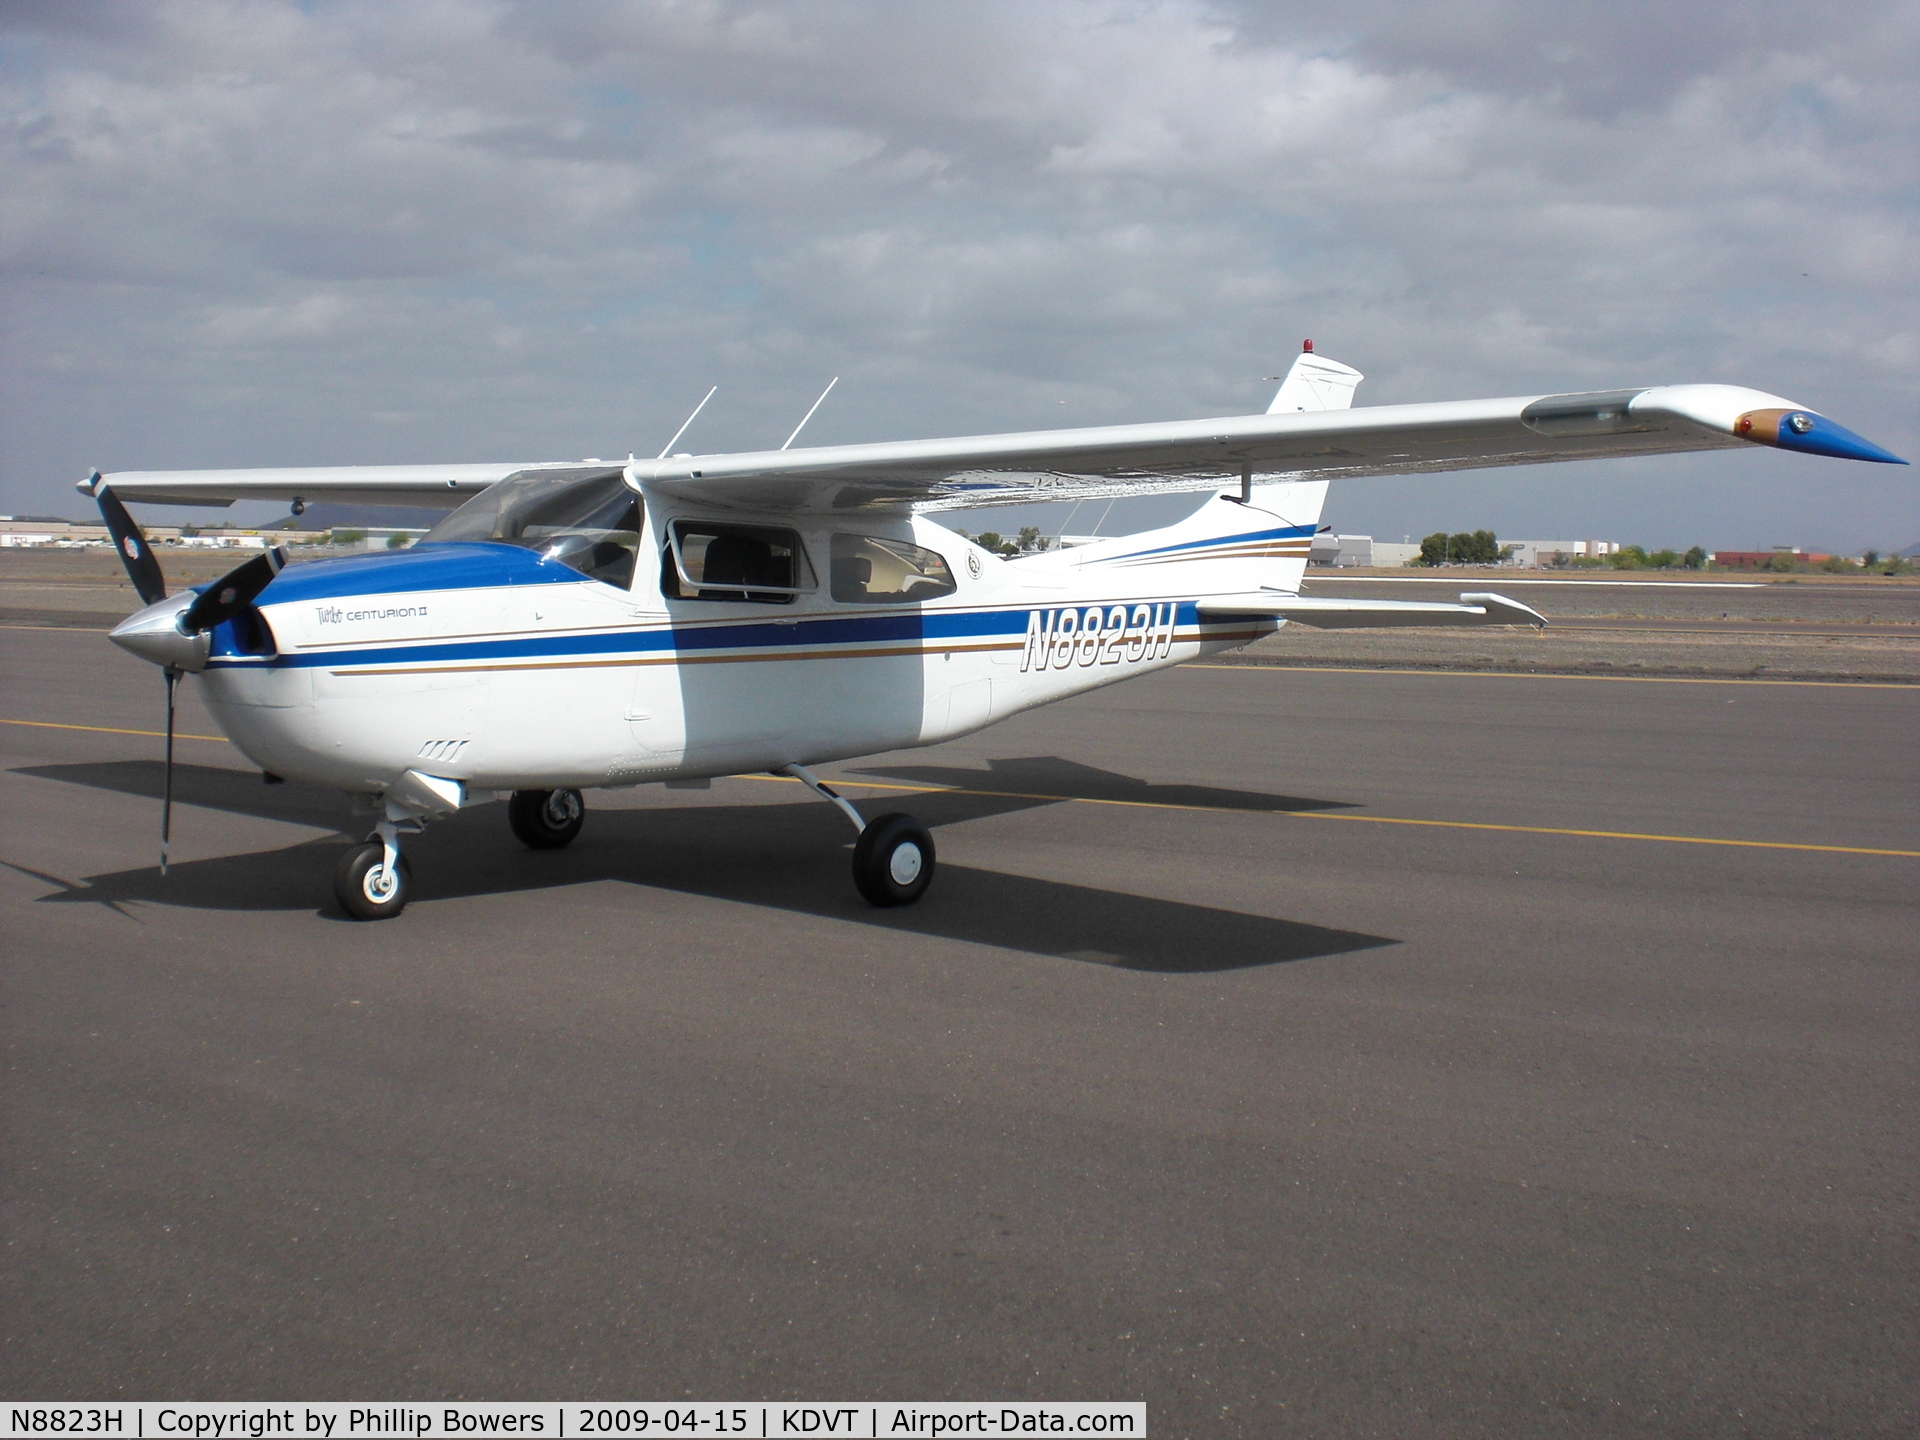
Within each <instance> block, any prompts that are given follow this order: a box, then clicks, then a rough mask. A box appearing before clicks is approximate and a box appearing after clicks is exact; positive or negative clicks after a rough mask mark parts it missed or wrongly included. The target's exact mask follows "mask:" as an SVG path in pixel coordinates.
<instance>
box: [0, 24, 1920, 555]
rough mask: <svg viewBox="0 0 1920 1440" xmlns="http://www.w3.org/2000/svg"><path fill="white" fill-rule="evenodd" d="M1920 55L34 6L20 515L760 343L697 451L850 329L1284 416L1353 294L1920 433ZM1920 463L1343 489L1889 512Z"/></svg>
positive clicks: (530, 437)
mask: <svg viewBox="0 0 1920 1440" xmlns="http://www.w3.org/2000/svg"><path fill="white" fill-rule="evenodd" d="M1917 69H1920V5H1916V4H1915V3H1913V0H1906V3H1885V4H1883V3H1875V0H1855V3H1852V4H1850V5H1847V6H1834V5H1831V4H1811V3H1808V4H1795V3H1772V0H1746V3H1741V4H1738V5H1736V4H1733V3H1727V0H1688V3H1683V4H1678V5H1676V4H1673V3H1672V0H1612V3H1607V4H1596V5H1580V4H1573V3H1568V0H1462V3H1448V0H1434V3H1429V4H1382V3H1373V0H1345V3H1342V4H1338V5H1327V4H1323V3H1300V4H1292V3H1284V0H1283V3H1273V4H1260V5H1253V4H1248V5H1236V4H1231V3H1212V4H1201V3H1163V4H1162V3H1140V0H1135V3H1121V0H1104V3H1103V0H1088V3H1057V4H1053V3H1040V0H1023V3H1015V4H1008V5H995V4H984V3H983V4H961V3H942V4H934V3H927V4H911V3H876V4H859V3H831V4H805V3H783V4H766V3H753V0H684V3H678V0H662V3H632V4H605V5H589V4H565V5H553V4H526V5H519V4H513V3H506V0H499V3H466V0H423V3H394V0H370V3H330V0H313V3H307V4H298V5H296V4H287V3H278V0H181V3H153V4H144V5H143V4H98V5H95V4H86V3H78V0H57V3H56V0H48V3H44V4H36V3H28V0H9V3H7V4H6V5H5V6H4V7H0V104H4V125H5V127H6V129H5V141H4V149H3V150H0V167H4V168H3V169H0V195H3V196H4V204H3V205H0V264H3V265H4V292H0V299H3V302H4V309H3V310H0V326H3V328H0V378H3V379H4V394H3V395H0V406H3V407H4V408H3V409H0V511H14V512H35V511H50V512H54V513H69V514H75V515H77V514H80V513H82V507H83V505H84V502H81V501H79V500H78V499H77V497H75V496H74V495H73V493H72V490H71V488H70V487H71V485H72V483H73V481H74V480H75V479H76V478H78V477H79V476H80V475H82V474H84V473H85V471H86V470H87V468H88V467H89V466H92V465H98V466H100V467H101V468H103V469H107V470H112V469H136V468H137V469H160V468H170V467H199V466H221V465H281V464H344V463H353V462H366V461H391V462H410V461H444V460H492V459H514V460H539V459H562V458H577V457H581V456H586V455H594V456H607V455H622V456H624V455H625V454H626V453H627V452H628V451H629V450H637V451H639V452H641V453H651V452H652V451H654V450H657V449H659V447H660V446H661V445H662V444H663V443H664V442H665V440H666V438H667V437H668V436H669V435H670V434H671V433H672V431H673V430H674V428H675V426H676V425H678V423H679V421H680V419H681V418H682V417H683V416H684V414H685V412H686V411H687V410H688V409H689V408H691V406H692V405H693V404H694V402H695V401H697V400H698V399H699V398H700V396H701V394H703V393H704V392H705V390H706V388H707V387H708V385H710V384H713V383H716V382H717V383H718V384H719V385H720V387H721V388H720V393H719V395H718V396H716V397H715V399H714V402H713V404H712V405H711V406H709V407H708V410H707V413H706V414H705V415H703V416H702V417H701V420H700V421H699V423H698V426H697V427H696V429H695V430H694V431H693V432H690V433H689V435H688V437H687V439H686V441H684V442H683V445H684V446H686V447H687V448H692V449H696V450H711V449H730V448H743V447H760V446H764V445H768V444H778V443H779V442H780V440H781V439H783V438H784V437H785V435H786V433H787V431H788V430H789V429H791V428H792V426H793V424H794V422H795V421H796V420H797V419H798V417H799V415H800V414H801V413H802V412H804V410H805V409H806V407H807V405H808V404H809V403H811V401H812V399H813V397H814V396H815V395H816V394H817V393H818V391H819V390H820V388H821V387H822V386H823V385H824V384H825V383H826V381H827V380H828V379H829V378H831V377H832V376H834V375H839V376H841V377H843V378H842V379H841V382H840V385H839V387H838V389H836V391H835V392H834V394H833V397H832V398H831V399H830V400H829V401H828V402H827V404H826V405H825V406H824V407H822V409H821V411H820V413H819V415H818V416H817V417H816V418H815V420H814V421H813V424H812V426H811V427H810V429H809V431H808V437H807V438H808V439H809V440H811V441H814V442H816V443H831V442H837V441H855V440H869V439H886V438H896V437H904V436H921V435H941V434H965V433H970V432H976V431H990V430H1007V429H1024V428H1030V427H1038V426H1052V425H1074V424H1093V423H1109V422H1119V421H1132V420H1152V419H1167V418H1176V417H1188V416H1197V415H1207V414H1239V413H1245V412H1248V411H1257V410H1261V409H1264V408H1265V404H1266V401H1267V399H1268V398H1269V396H1270V394H1271V392H1272V389H1273V382H1272V381H1271V380H1269V379H1266V378H1263V377H1267V376H1272V375H1275V374H1277V373H1278V372H1279V371H1280V370H1282V369H1284V367H1285V366H1286V365H1287V364H1288V363H1289V360H1290V357H1291V355H1292V354H1293V353H1294V352H1295V351H1296V350H1297V349H1298V348H1299V342H1300V340H1301V339H1302V338H1303V337H1305V336H1312V337H1313V338H1314V339H1315V340H1316V342H1317V343H1318V345H1319V348H1320V349H1321V350H1322V351H1324V352H1325V353H1327V354H1330V355H1333V356H1335V357H1337V358H1339V359H1342V360H1345V361H1347V362H1348V363H1350V364H1352V365H1355V366H1357V367H1358V368H1359V369H1361V370H1363V371H1365V372H1366V373H1367V375H1368V377H1369V378H1368V380H1367V382H1366V383H1365V384H1364V385H1363V386H1362V387H1361V389H1360V403H1362V404H1368V403H1371V404H1382V403H1391V402H1396V401H1409V400H1426V399H1455V398H1467V397H1473V396H1484V395H1506V394H1525V393H1539V392H1543V391H1557V390H1577V389H1597V388H1611V387H1615V386H1621V385H1630V384H1641V383H1647V384H1653V383H1660V382H1665V381H1680V380H1713V381H1727V382H1734V383H1740V384H1747V385H1753V386H1756V387H1758V388H1761V389H1765V390H1771V391H1775V392H1777V393H1780V394H1783V395H1786V396H1789V397H1792V398H1794V399H1796V400H1798V401H1801V402H1803V403H1805V404H1807V405H1809V406H1813V407H1815V408H1818V409H1821V410H1824V411H1826V412H1827V413H1829V414H1831V415H1833V416H1834V417H1835V418H1836V419H1839V420H1840V421H1841V422H1842V423H1844V424H1847V425H1850V426H1852V427H1853V428H1855V429H1857V430H1859V431H1861V432H1862V433H1864V434H1866V435H1867V436H1869V437H1870V438H1872V439H1874V440H1877V441H1878V442H1880V443H1882V444H1884V445H1887V446H1889V447H1890V448H1892V449H1894V450H1895V451H1898V452H1900V453H1903V454H1906V455H1907V456H1909V457H1910V458H1920V419H1917V418H1916V404H1915V401H1916V396H1920V285H1917V284H1916V282H1915V277H1916V273H1920V266H1916V260H1917V259H1920V253H1917V252H1920V246H1917V245H1916V221H1917V217H1920V184H1916V173H1915V172H1916V163H1917V162H1920V126H1917V125H1916V111H1917V110H1920V87H1916V86H1915V84H1914V83H1913V75H1914V74H1915V73H1916V70H1917ZM1915 475H1916V471H1915V470H1913V469H1898V468H1895V467H1881V466H1865V465H1850V464H1846V463H1844V462H1839V461H1825V460H1811V459H1807V458H1804V457H1789V456H1783V455H1779V454H1774V453H1769V452H1758V451H1755V452H1746V451H1742V452H1739V453H1734V454H1716V455H1711V456H1698V457H1676V458H1671V459H1664V460H1660V461H1644V462H1641V461H1636V462H1608V463H1603V464H1593V465H1584V466H1563V467H1550V468H1541V469H1536V470H1531V471H1527V472H1522V473H1518V474H1516V473H1512V472H1508V473H1502V474H1497V475H1461V476H1451V477H1442V478H1437V479H1426V480H1421V481H1418V482H1414V481H1402V480H1392V479H1383V480H1371V481H1361V482H1352V483H1349V484H1347V485H1345V486H1342V487H1337V488H1336V490H1335V493H1334V496H1333V498H1332V500H1331V502H1330V504H1329V508H1328V512H1327V517H1326V518H1327V519H1328V520H1330V521H1332V522H1333V523H1335V524H1336V525H1337V526H1338V528H1340V529H1341V530H1351V531H1362V532H1370V533H1373V534H1375V535H1379V536H1382V537H1391V538H1394V539H1398V538H1399V537H1400V536H1401V535H1402V534H1411V535H1414V536H1416V537H1417V536H1418V535H1420V534H1422V533H1425V532H1426V531H1429V530H1432V529H1436V528H1441V527H1445V528H1448V529H1460V528H1467V529H1473V528H1479V527H1481V526H1491V527H1492V528H1494V529H1496V530H1497V531H1499V532H1500V533H1501V534H1502V535H1503V536H1509V537H1513V538H1526V537H1540V538H1562V537H1565V538H1584V537H1588V536H1600V537H1603V538H1612V539H1618V540H1622V541H1632V540H1638V541H1641V542H1644V543H1647V544H1650V545H1651V544H1667V543H1672V544H1680V545H1685V544H1689V543H1694V542H1696V541H1697V542H1700V543H1704V544H1706V545H1707V546H1709V547H1716V546H1718V547H1730V548H1732V547H1746V546H1765V545H1772V544H1784V543H1799V544H1802V545H1806V546H1810V547H1822V548H1824V547H1858V546H1863V545H1868V544H1874V545H1879V546H1881V547H1882V548H1885V547H1886V546H1888V545H1900V544H1907V543H1911V542H1912V541H1915V540H1920V504H1916V494H1917V493H1920V489H1917V482H1916V479H1915ZM263 513H264V512H263ZM982 523H985V522H984V521H983V522H982ZM1076 528H1079V527H1076ZM1108 528H1112V526H1111V525H1109V527H1108Z"/></svg>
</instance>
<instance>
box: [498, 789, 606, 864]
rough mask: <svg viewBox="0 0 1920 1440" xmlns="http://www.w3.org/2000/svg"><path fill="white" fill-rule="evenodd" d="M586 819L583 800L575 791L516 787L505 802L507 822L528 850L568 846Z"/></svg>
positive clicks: (585, 805)
mask: <svg viewBox="0 0 1920 1440" xmlns="http://www.w3.org/2000/svg"><path fill="white" fill-rule="evenodd" d="M586 818H587V802H586V801H585V800H583V799H582V798H581V796H580V792H579V791H578V790H516V791H514V792H513V798H512V799H511V800H509V801H508V802H507V824H508V825H510V826H512V827H513V833H514V835H515V836H516V837H517V838H518V839H519V841H520V843H521V844H522V845H524V846H526V847H527V848H528V849H529V850H558V849H560V848H562V847H563V846H567V845H571V844H572V843H573V837H574V836H576V835H578V834H579V833H580V827H581V825H583V824H584V823H585V822H586Z"/></svg>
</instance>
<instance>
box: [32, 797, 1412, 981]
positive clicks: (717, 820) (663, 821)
mask: <svg viewBox="0 0 1920 1440" xmlns="http://www.w3.org/2000/svg"><path fill="white" fill-rule="evenodd" d="M143 765H144V766H146V768H147V769H149V770H151V771H152V774H150V775H149V774H146V773H142V766H143ZM189 771H191V772H194V773H191V774H188V773H183V772H189ZM21 773H26V774H34V775H38V776H41V777H42V778H49V779H59V780H66V781H70V782H73V783H79V784H84V785H92V786H95V787H98V788H104V789H112V790H119V791H121V792H122V793H131V794H137V795H147V794H152V795H155V796H157V795H158V793H159V792H158V779H159V776H158V766H157V765H152V764H150V763H149V762H122V763H118V764H102V765H45V766H37V767H32V768H31V769H23V770H22V771H21ZM1095 773H1098V772H1095ZM149 781H151V782H152V784H149ZM174 782H175V783H174V795H175V798H176V799H178V800H180V801H181V802H182V803H185V804H192V805H205V806H210V807H213V808H219V809H226V810H229V811H232V812H234V813H241V814H248V815H257V816H262V817H265V818H272V819H278V820H288V821H295V822H297V823H303V824H310V825H316V826H327V827H329V828H337V827H338V826H339V825H340V824H341V823H342V822H343V821H344V820H345V819H346V816H345V814H344V807H343V806H342V805H341V804H340V801H339V797H338V796H335V795H333V794H331V792H328V791H324V790H320V789H317V788H313V787H300V786H295V785H286V786H273V787H270V788H269V787H263V786H261V785H260V784H259V782H258V781H257V780H253V779H252V778H251V777H250V776H248V775H246V774H245V773H243V772H235V771H220V770H208V769H205V768H204V767H188V766H176V767H175V772H174ZM912 799H913V801H914V810H915V812H916V813H917V814H919V815H920V817H921V819H922V820H923V821H925V822H926V823H928V824H929V825H931V826H939V825H943V824H952V823H955V822H957V821H960V820H965V819H975V818H981V817H982V816H984V815H987V814H994V813H1006V812H1008V811H1012V810H1020V809H1027V808H1031V807H1033V806H1034V805H1038V804H1049V803H1054V802H1052V801H1048V800H1026V799H1011V800H1007V801H1005V802H1002V803H994V802H993V800H992V797H986V796H978V795H965V794H957V793H956V794H940V795H916V796H913V797H912ZM874 809H875V806H874V805H872V804H871V803H870V804H869V805H868V810H869V812H870V813H871V812H873V811H874ZM505 818H506V817H505V815H504V813H503V807H481V808H480V809H478V810H476V811H474V812H472V813H470V814H467V815H462V816H458V817H455V818H454V819H452V820H448V821H445V822H442V823H440V824H437V825H434V826H432V827H430V828H429V829H428V830H427V832H426V833H425V834H423V835H419V836H416V837H413V838H412V839H410V840H409V841H408V844H407V853H408V855H409V857H410V858H411V859H412V862H413V871H414V903H415V905H416V906H419V905H423V904H431V903H432V902H434V901H437V900H451V899H460V898H467V897H474V896H482V895H498V894H510V893H513V892H515V891H525V890H543V889H555V888H559V887H563V886H569V885H583V884H591V883H594V882H597V881H607V880H618V881H623V882H629V883H635V884H641V885H648V886H654V887H658V888H662V889H668V890H675V891H679V892H682V893H685V894H692V895H703V896H707V897H710V898H713V899H718V900H727V901H734V902H738V903H741V904H749V905H761V906H768V907H772V908H776V909H783V910H787V911H791V912H794V913H798V914H805V915H814V916H819V917H822V918H827V919H834V920H841V921H847V922H850V923H855V924H862V925H869V926H874V927H878V928H882V929H888V930H894V931H898V932H901V933H902V934H915V935H926V936H930V937H938V938H944V939H950V940H961V941H967V942H971V943H975V944H982V945H993V946H998V947H1001V948H1004V949H1008V950H1017V951H1025V952H1028V953H1031V954H1040V955H1052V956H1058V957H1061V958H1064V959H1072V960H1079V961H1086V962H1093V963H1098V964H1106V965H1111V966H1114V967H1116V968H1120V969H1129V970H1146V971H1156V972H1162V973H1170V974H1179V973H1205V972H1213V971H1223V970H1239V969H1247V968H1250V967H1254V966H1263V965H1275V964H1282V963H1286V962H1289V961H1294V960H1307V959H1314V958H1319V957H1325V956H1332V955H1341V954H1348V953H1352V952H1354V951H1359V950H1370V949H1375V948H1378V947H1381V946H1387V945H1393V944H1397V943H1398V942H1397V941H1396V940H1394V939H1392V938H1389V937H1387V936H1381V935H1369V934H1364V933H1361V932H1357V931H1350V930H1339V929H1333V928H1329V927H1325V926H1319V925H1308V924H1302V923H1299V922H1296V921H1290V920H1284V919H1278V918H1274V917H1270V916H1262V915H1249V914H1244V913H1241V912H1238V911H1232V910H1223V909H1218V908H1215V907H1212V906H1205V905H1194V904H1189V903H1186V902H1183V901H1177V900H1163V899H1155V898H1152V897H1149V896H1141V895H1133V894H1128V893H1125V892H1123V891H1115V890H1103V889H1099V888H1097V887H1093V886H1086V885H1077V884H1072V883H1067V882H1063V881H1055V880H1045V879H1039V878H1035V877H1032V876H1023V875H1012V874H1005V873H1001V872H997V871H989V870H979V869H975V868H972V867H969V866H964V865H954V864H951V863H943V864H942V865H941V867H940V875H939V879H938V881H937V882H936V883H935V885H934V887H933V889H932V890H931V891H929V892H928V894H927V896H926V898H925V899H924V900H922V901H920V902H919V904H917V905H912V906H907V907H904V908H901V909H897V910H876V909H874V908H872V907H871V906H869V905H867V904H866V902H865V901H863V900H861V899H860V898H859V896H858V895H857V894H856V893H855V891H854V888H853V881H852V878H851V876H849V874H848V873H847V852H848V849H849V848H850V845H851V831H850V829H849V828H848V827H847V826H846V824H845V822H844V821H842V820H841V819H840V818H839V817H838V816H836V815H834V814H833V812H832V811H830V810H829V809H827V807H825V806H816V805H809V804H774V805H752V806H741V805H714V804H701V805H694V806H688V807H685V808H675V809H665V808H649V809H633V810H594V811H590V812H589V814H588V817H587V828H586V829H585V830H584V831H583V832H582V834H581V837H580V839H579V840H578V841H576V842H575V843H574V845H572V846H571V847H569V848H568V849H566V850H561V851H548V852H538V851H528V850H525V849H523V848H522V847H521V846H520V844H519V843H518V842H517V841H515V840H514V839H513V838H512V836H511V835H510V834H509V832H508V830H507V827H506V823H505ZM354 828H355V829H356V830H357V828H358V825H357V823H356V825H355V826H354ZM175 833H176V836H178V834H179V831H178V829H177V828H176V831H175ZM340 850H341V846H340V844H339V842H337V841H334V840H309V841H304V842H302V843H300V844H297V845H291V846H287V847H284V848H282V849H278V850H269V851H259V852H253V853H248V854H241V855H227V856H220V857H217V858H213V859H207V860H191V861H184V862H177V863H175V864H174V865H173V866H172V867H171V868H170V870H169V873H168V874H166V875H164V876H162V875H161V874H160V873H159V869H158V867H157V866H154V865H149V866H142V867H140V868H138V869H132V870H122V871H118V872H114V873H110V874H104V875H95V876H91V877H88V878H87V879H86V880H84V881H81V882H78V883H74V882H69V881H66V880H62V879H59V878H58V877H55V876H48V875H44V874H41V873H40V872H37V871H26V872H25V873H29V874H34V875H35V876H36V877H37V878H39V879H41V880H43V881H45V882H46V883H48V884H52V885H57V886H59V887H60V888H59V891H58V893H55V894H51V895H48V896H45V897H43V898H44V900H45V901H47V902H51V903H75V902H82V903H90V904H104V905H110V906H114V907H118V906H120V905H122V904H124V903H125V902H129V901H133V902H140V903H146V904H161V905H172V906H181V907H188V908H195V909H205V910H230V911H256V912H257V911H276V910H279V911H306V912H309V913H311V912H314V911H316V910H318V911H320V912H321V913H324V914H328V915H331V916H335V917H338V915H339V912H338V910H337V909H336V907H335V906H334V903H333V900H332V895H331V876H332V871H333V865H334V862H335V860H336V858H337V857H338V855H339V854H340ZM13 868H15V869H23V868H24V867H19V866H15V867H13ZM426 919H428V917H427V916H426V915H424V914H422V913H421V912H420V911H418V910H413V911H410V912H409V914H408V915H406V916H403V917H401V918H400V919H399V920H396V921H391V922H383V923H390V924H394V925H402V926H404V925H408V924H412V923H418V922H419V921H422V920H426Z"/></svg>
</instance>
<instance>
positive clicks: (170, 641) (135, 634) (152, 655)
mask: <svg viewBox="0 0 1920 1440" xmlns="http://www.w3.org/2000/svg"><path fill="white" fill-rule="evenodd" d="M194 599H195V596H194V594H193V592H192V591H190V590H189V591H186V592H183V593H182V594H179V595H169V596H168V597H167V598H166V599H164V600H156V601H154V602H153V604H151V605H149V606H147V608H146V609H144V610H140V611H136V612H135V613H134V614H132V615H129V616H128V617H127V618H126V619H124V620H122V621H121V622H120V623H119V624H118V625H116V626H114V627H113V629H111V630H109V631H108V632H107V638H108V639H109V640H111V641H113V643H114V644H116V645H118V646H119V647H120V648H121V649H122V650H125V651H126V652H127V653H128V654H129V655H138V656H139V657H140V658H141V659H142V660H150V661H152V662H153V663H154V664H155V665H171V666H173V668H174V669H176V670H204V669H205V668H206V666H207V652H208V649H209V646H210V644H211V641H210V639H209V637H208V636H207V635H205V634H199V635H185V634H182V633H181V630H180V616H181V615H182V614H183V613H185V611H186V608H187V607H188V606H189V605H191V604H192V603H193V602H194Z"/></svg>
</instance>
